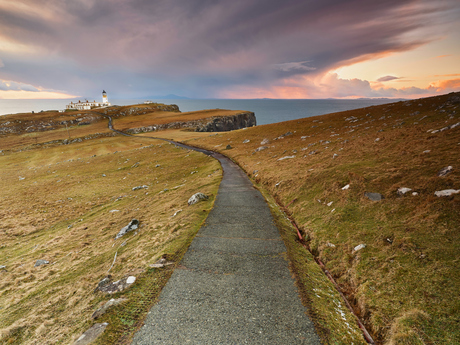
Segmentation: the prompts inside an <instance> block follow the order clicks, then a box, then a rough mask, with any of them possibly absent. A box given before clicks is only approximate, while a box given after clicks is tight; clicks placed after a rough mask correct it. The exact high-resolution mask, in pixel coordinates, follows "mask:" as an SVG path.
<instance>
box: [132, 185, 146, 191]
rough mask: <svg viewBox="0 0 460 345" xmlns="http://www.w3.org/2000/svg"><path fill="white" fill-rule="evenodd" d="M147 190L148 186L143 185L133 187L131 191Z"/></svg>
mask: <svg viewBox="0 0 460 345" xmlns="http://www.w3.org/2000/svg"><path fill="white" fill-rule="evenodd" d="M147 188H149V186H146V185H145V184H144V185H143V186H137V187H133V190H139V189H147Z"/></svg>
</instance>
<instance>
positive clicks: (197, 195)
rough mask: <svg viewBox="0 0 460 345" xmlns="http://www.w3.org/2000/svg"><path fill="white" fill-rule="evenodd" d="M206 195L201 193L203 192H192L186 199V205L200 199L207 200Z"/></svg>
mask: <svg viewBox="0 0 460 345" xmlns="http://www.w3.org/2000/svg"><path fill="white" fill-rule="evenodd" d="M208 198H209V197H208V196H207V195H205V194H203V193H196V194H193V195H192V196H191V197H190V199H188V205H189V206H190V205H193V204H196V203H197V202H200V201H201V200H208Z"/></svg>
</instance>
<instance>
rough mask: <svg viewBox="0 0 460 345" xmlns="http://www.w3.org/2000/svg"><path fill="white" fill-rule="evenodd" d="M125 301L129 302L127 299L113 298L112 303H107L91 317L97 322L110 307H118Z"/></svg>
mask: <svg viewBox="0 0 460 345" xmlns="http://www.w3.org/2000/svg"><path fill="white" fill-rule="evenodd" d="M125 301H127V299H126V298H117V299H114V298H112V299H111V300H110V301H108V302H106V303H105V304H104V305H103V306H102V307H100V308H99V309H98V310H96V311H95V312H94V313H93V315H91V317H92V318H93V319H94V320H96V319H97V318H98V317H101V316H102V315H104V314H105V313H106V312H107V310H108V309H109V308H110V307H113V306H116V305H118V304H120V303H123V302H125Z"/></svg>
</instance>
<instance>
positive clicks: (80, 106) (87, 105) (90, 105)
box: [66, 90, 111, 110]
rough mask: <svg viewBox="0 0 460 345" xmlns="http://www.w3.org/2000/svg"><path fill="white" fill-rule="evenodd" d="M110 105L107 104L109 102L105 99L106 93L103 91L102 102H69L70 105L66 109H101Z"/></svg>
mask: <svg viewBox="0 0 460 345" xmlns="http://www.w3.org/2000/svg"><path fill="white" fill-rule="evenodd" d="M110 105H111V104H110V103H109V100H108V99H107V92H105V90H103V91H102V102H96V101H93V102H90V101H88V100H85V101H84V102H82V101H80V100H79V101H78V102H75V103H74V102H70V104H67V105H66V109H69V110H71V109H76V110H89V109H93V108H101V107H109V106H110Z"/></svg>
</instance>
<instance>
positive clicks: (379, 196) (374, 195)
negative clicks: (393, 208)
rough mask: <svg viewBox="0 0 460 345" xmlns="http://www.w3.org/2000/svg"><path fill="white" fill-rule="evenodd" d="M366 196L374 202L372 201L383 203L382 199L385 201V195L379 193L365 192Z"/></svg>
mask: <svg viewBox="0 0 460 345" xmlns="http://www.w3.org/2000/svg"><path fill="white" fill-rule="evenodd" d="M364 196H366V197H367V198H368V199H369V200H372V201H381V200H382V199H384V197H383V195H382V194H379V193H369V192H365V193H364Z"/></svg>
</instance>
